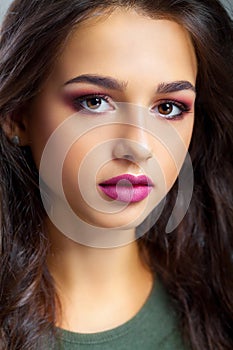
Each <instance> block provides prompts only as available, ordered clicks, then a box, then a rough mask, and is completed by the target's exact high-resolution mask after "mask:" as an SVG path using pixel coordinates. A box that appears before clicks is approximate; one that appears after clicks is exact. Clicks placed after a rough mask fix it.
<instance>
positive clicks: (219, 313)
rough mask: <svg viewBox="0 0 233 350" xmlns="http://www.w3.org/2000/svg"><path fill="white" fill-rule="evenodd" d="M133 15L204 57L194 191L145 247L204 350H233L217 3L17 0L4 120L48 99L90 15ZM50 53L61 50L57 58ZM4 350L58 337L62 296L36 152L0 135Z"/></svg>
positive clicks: (227, 29)
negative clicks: (120, 11) (162, 27)
mask: <svg viewBox="0 0 233 350" xmlns="http://www.w3.org/2000/svg"><path fill="white" fill-rule="evenodd" d="M119 6H124V7H128V8H130V7H134V8H136V9H138V10H140V11H142V12H143V13H144V14H145V15H147V16H151V17H154V18H170V19H173V20H175V21H176V22H178V23H180V24H181V25H182V26H184V27H185V28H186V29H187V30H188V32H189V33H190V36H191V38H192V41H193V45H194V47H195V50H196V56H197V60H198V76H197V100H196V113H195V125H194V132H193V138H192V142H191V145H190V154H191V157H192V162H193V169H194V177H195V184H194V192H193V197H192V201H191V204H190V207H189V210H188V212H187V214H186V216H185V218H184V219H183V221H182V223H181V224H180V225H179V226H178V227H177V228H176V229H175V230H174V231H173V232H171V233H169V234H166V233H165V227H166V224H167V220H168V218H169V215H170V208H171V207H172V206H173V204H174V201H175V198H176V193H177V184H175V185H174V186H173V188H172V189H171V191H170V192H169V194H168V196H167V201H166V205H165V208H164V211H163V215H161V217H160V219H159V220H158V221H157V223H156V226H155V227H153V228H152V229H151V230H150V231H149V232H148V233H147V234H146V235H144V236H143V237H142V238H140V239H139V244H140V246H141V248H142V250H141V251H142V254H143V249H145V250H146V251H147V252H149V260H147V263H148V265H149V266H150V268H151V269H152V270H153V271H155V272H157V273H158V274H159V275H160V276H161V278H162V280H163V283H164V285H165V286H166V288H167V290H168V292H169V293H170V295H171V297H172V300H173V301H174V305H175V307H176V308H177V311H178V312H179V315H180V320H181V326H182V330H183V334H184V337H185V338H186V339H187V342H188V343H190V347H191V348H192V349H195V350H207V349H208V350H216V349H219V350H221V349H224V350H227V349H229V350H230V349H233V222H232V218H233V200H232V179H233V170H232V154H233V152H232V151H233V147H232V145H233V97H232V91H233V70H232V62H233V52H232V43H233V35H232V21H231V20H230V18H229V16H228V15H227V13H226V11H225V10H224V8H223V7H222V6H221V4H220V2H219V1H217V0H202V1H199V0H128V1H127V0H125V1H123V0H109V1H101V0H89V1H88V0H83V1H81V0H69V1H67V0H40V1H37V0H16V1H14V3H13V4H12V6H11V7H10V9H9V11H8V14H7V16H6V18H5V21H4V23H3V26H2V30H1V40H0V123H1V125H3V123H4V120H6V118H9V117H11V118H14V116H15V115H16V113H17V111H19V110H20V109H21V108H22V107H23V106H25V105H26V103H28V102H29V101H30V100H31V99H32V98H33V97H34V96H36V95H37V93H38V92H39V90H40V88H41V85H42V83H43V82H44V81H45V79H46V77H48V74H49V72H50V70H51V67H52V65H53V63H54V60H55V59H56V56H55V55H57V54H58V52H59V50H60V49H61V45H62V43H63V42H64V40H65V39H66V38H67V36H68V35H69V33H70V31H71V30H72V28H73V27H74V26H75V25H76V24H78V23H80V22H81V21H84V20H85V19H87V18H89V17H90V16H91V15H92V14H93V11H95V10H98V12H101V11H103V13H104V12H106V8H108V9H114V7H119ZM51 53H55V54H54V55H51ZM0 201H1V212H0V213H1V214H0V215H1V216H0V218H1V246H0V249H1V252H0V254H1V255H0V266H1V269H0V350H6V349H7V350H22V349H23V350H33V349H36V348H38V344H40V342H42V341H43V338H44V337H46V336H47V335H48V334H50V338H51V339H52V338H53V336H54V334H55V333H54V331H55V326H54V325H55V319H56V307H55V305H56V291H55V286H54V283H53V279H52V277H51V275H50V273H49V271H48V268H47V265H46V255H47V251H48V248H49V242H48V239H47V236H46V232H45V230H44V229H43V220H44V216H45V213H44V209H43V205H42V202H41V199H40V195H39V189H38V171H37V169H36V168H35V165H34V162H33V160H32V157H31V152H30V149H29V148H27V147H15V146H14V145H12V144H11V143H10V142H9V141H8V139H7V137H6V136H5V134H4V132H3V130H2V128H0Z"/></svg>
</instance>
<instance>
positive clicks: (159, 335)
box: [56, 279, 187, 350]
mask: <svg viewBox="0 0 233 350" xmlns="http://www.w3.org/2000/svg"><path fill="white" fill-rule="evenodd" d="M58 342H59V344H58V345H57V347H56V350H58V349H59V350H79V349H80V350H115V349H116V350H142V349H143V350H156V349H158V350H184V349H185V347H184V344H183V341H182V339H181V335H180V332H179V329H178V322H177V318H176V314H175V311H174V309H173V308H172V307H171V304H170V302H169V298H168V296H167V294H166V291H165V289H164V287H163V286H162V284H161V282H160V281H159V280H158V279H156V281H155V283H154V286H153V289H152V291H151V293H150V295H149V297H148V298H147V300H146V302H145V303H144V305H143V306H142V308H141V309H140V310H139V312H138V313H137V314H136V315H135V316H134V317H133V318H131V319H130V320H129V321H127V322H126V323H124V324H123V325H120V326H118V327H116V328H114V329H111V330H107V331H103V332H100V333H91V334H84V333H74V332H69V331H66V330H61V329H59V330H58ZM186 349H187V348H186Z"/></svg>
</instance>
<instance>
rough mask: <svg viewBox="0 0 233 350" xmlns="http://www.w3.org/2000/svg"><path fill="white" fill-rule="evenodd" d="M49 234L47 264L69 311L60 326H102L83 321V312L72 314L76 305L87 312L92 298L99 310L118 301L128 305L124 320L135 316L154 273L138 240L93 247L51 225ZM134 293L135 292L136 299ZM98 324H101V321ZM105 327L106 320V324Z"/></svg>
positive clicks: (116, 320)
mask: <svg viewBox="0 0 233 350" xmlns="http://www.w3.org/2000/svg"><path fill="white" fill-rule="evenodd" d="M49 234H50V239H51V250H50V252H49V255H48V266H49V269H50V272H51V274H52V276H53V278H54V281H55V285H56V288H57V293H58V296H59V299H60V301H61V305H62V309H63V310H64V311H65V312H64V315H66V317H64V316H62V320H61V321H60V326H62V327H64V328H68V329H71V330H75V331H77V330H78V331H80V330H81V331H84V332H86V331H88V332H89V328H87V326H86V324H87V323H88V325H89V326H88V327H91V330H95V331H96V330H99V328H96V325H95V322H94V323H93V324H92V326H90V324H91V323H90V319H89V320H88V322H86V323H85V322H84V324H82V322H81V316H80V319H79V321H77V318H75V321H74V315H73V314H72V312H73V311H72V310H75V309H76V310H78V313H79V315H85V316H86V314H87V313H88V310H86V309H85V307H84V305H90V304H92V303H93V300H94V301H95V308H96V310H97V309H98V305H99V311H100V310H102V309H103V307H106V305H108V309H109V305H111V304H112V303H115V306H116V303H117V304H118V306H119V307H121V306H122V305H125V304H127V305H129V310H128V311H126V315H125V316H123V318H124V319H122V321H124V320H127V319H128V318H129V317H130V316H132V315H133V314H134V313H135V311H136V310H138V309H139V308H140V306H141V305H142V304H143V303H144V301H145V299H146V297H147V296H148V294H149V292H150V289H151V286H152V274H151V272H150V271H148V269H147V267H146V266H145V265H144V264H143V262H142V260H141V257H140V254H139V250H138V244H137V242H136V241H133V242H131V243H130V244H127V245H125V246H121V247H117V248H92V247H88V246H84V245H81V244H79V243H76V242H74V241H72V240H70V239H69V238H67V237H66V236H64V235H63V234H61V233H60V232H58V231H57V230H56V229H55V228H53V229H51V228H50V230H49ZM132 295H135V300H134V301H132ZM97 296H98V297H97ZM130 298H131V299H130ZM129 299H130V301H129ZM71 304H72V309H71V308H70V305H71ZM115 306H114V307H115ZM133 310H134V311H133ZM97 314H98V311H97ZM114 315H115V316H114V317H115V322H117V324H118V323H121V321H120V320H119V319H118V318H117V317H116V313H115V312H114ZM97 317H98V315H97ZM92 318H93V316H92ZM68 319H69V322H68ZM82 319H83V318H82ZM91 320H92V319H91ZM111 322H112V321H111ZM111 322H110V323H111ZM117 324H116V325H117ZM112 325H114V324H112ZM109 326H110V325H109ZM98 327H101V323H100V322H98ZM106 327H107V328H108V325H107V324H106V320H105V323H104V324H103V328H104V329H105V328H106ZM101 329H102V328H101Z"/></svg>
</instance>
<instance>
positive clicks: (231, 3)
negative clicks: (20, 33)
mask: <svg viewBox="0 0 233 350" xmlns="http://www.w3.org/2000/svg"><path fill="white" fill-rule="evenodd" d="M11 2H12V0H0V23H1V21H2V19H3V16H4V14H5V12H6V10H7V8H8V6H9V5H10V3H11ZM200 2H201V0H200ZM221 2H222V3H223V4H224V5H225V7H226V8H227V10H228V11H229V13H230V14H231V16H232V17H233V0H221Z"/></svg>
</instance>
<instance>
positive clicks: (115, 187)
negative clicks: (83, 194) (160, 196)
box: [99, 174, 154, 203]
mask: <svg viewBox="0 0 233 350" xmlns="http://www.w3.org/2000/svg"><path fill="white" fill-rule="evenodd" d="M153 186H154V184H153V182H152V180H151V179H150V178H149V177H147V176H145V175H139V176H135V175H131V174H122V175H119V176H116V177H113V178H111V179H108V180H106V181H104V182H101V183H100V184H99V188H100V189H101V190H102V191H103V193H104V194H106V195H107V196H108V197H109V198H111V199H115V200H118V201H121V202H127V203H135V202H140V201H142V200H143V199H145V198H146V197H147V196H148V195H149V194H150V192H151V190H152V188H153Z"/></svg>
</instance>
